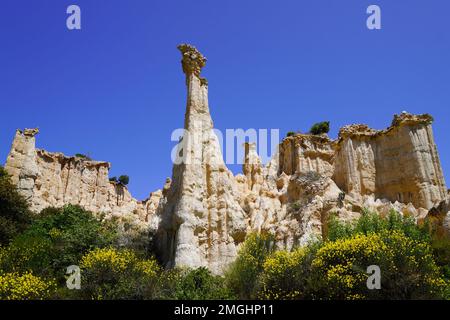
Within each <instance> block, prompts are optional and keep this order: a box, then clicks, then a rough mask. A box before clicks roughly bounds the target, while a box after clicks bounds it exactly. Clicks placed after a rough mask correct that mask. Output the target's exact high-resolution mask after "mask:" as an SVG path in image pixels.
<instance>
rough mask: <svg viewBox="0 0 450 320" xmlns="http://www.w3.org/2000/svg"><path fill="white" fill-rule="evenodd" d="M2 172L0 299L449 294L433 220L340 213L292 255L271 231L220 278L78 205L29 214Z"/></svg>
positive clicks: (449, 250) (248, 245) (257, 237)
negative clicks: (374, 269)
mask: <svg viewBox="0 0 450 320" xmlns="http://www.w3.org/2000/svg"><path fill="white" fill-rule="evenodd" d="M0 176H1V178H0V183H4V185H3V186H4V187H7V188H5V189H2V190H0V196H1V197H2V198H1V201H2V202H1V207H0V212H1V213H2V217H6V220H9V221H10V224H11V225H15V226H17V227H14V228H12V229H8V230H13V232H9V233H6V232H5V231H4V230H3V229H2V232H3V233H2V235H7V236H4V237H3V238H2V240H4V242H3V243H2V245H0V299H2V300H4V299H12V300H25V299H88V300H92V299H107V300H111V299H140V300H143V299H187V300H210V299H214V300H216V299H217V300H220V299H288V300H292V299H315V300H321V299H339V300H349V299H450V270H449V268H450V261H449V259H450V239H449V236H448V234H447V233H446V232H445V230H443V229H442V227H441V226H440V224H439V223H438V221H437V220H436V219H434V218H433V217H431V218H429V219H427V220H426V221H424V222H423V223H421V224H419V225H417V224H416V222H415V221H414V219H412V218H408V217H403V216H401V215H400V214H398V213H396V212H394V211H393V212H391V213H389V214H388V215H387V216H386V217H381V216H380V215H379V214H377V213H371V212H367V211H366V212H364V213H363V215H362V216H361V218H360V219H358V220H357V221H355V222H352V223H343V222H340V221H339V220H338V219H336V218H335V217H334V216H333V215H332V216H331V218H330V219H329V222H328V226H327V228H326V230H327V235H326V237H325V239H323V240H322V241H316V242H312V243H309V244H307V245H306V246H303V247H295V248H293V249H292V250H290V251H288V250H275V238H274V237H273V236H272V235H270V234H251V235H249V236H248V237H247V239H246V241H245V242H244V243H243V244H242V245H241V247H240V250H239V254H238V257H237V259H236V260H235V262H234V263H232V264H231V265H230V266H229V268H228V269H227V270H226V272H225V275H224V276H216V275H213V274H211V272H210V271H208V270H207V269H205V268H199V269H194V270H192V269H173V270H165V269H164V268H163V267H162V266H161V265H159V264H158V262H157V261H156V259H155V258H153V255H152V252H148V251H145V250H139V249H137V248H135V247H134V246H132V245H131V246H124V245H123V243H121V241H120V237H119V235H118V233H117V227H118V226H117V225H116V224H115V223H114V222H113V221H109V222H106V221H104V220H103V219H102V218H101V217H97V216H96V215H94V214H93V213H91V212H88V211H85V210H83V209H82V208H80V207H78V206H71V205H69V206H66V207H64V208H60V209H55V208H48V209H45V210H43V211H42V212H41V213H40V214H38V215H36V216H35V217H33V218H31V216H30V213H29V211H28V208H27V204H26V201H25V200H24V199H23V198H21V197H20V196H19V195H18V194H17V193H15V191H14V188H12V185H11V183H10V181H9V178H8V177H7V175H6V174H5V173H4V172H2V171H0ZM2 179H3V180H2ZM5 181H6V182H5ZM16 201H17V204H16ZM10 212H12V213H10ZM2 226H4V225H2ZM71 265H77V266H79V267H80V269H81V289H80V290H69V289H68V288H67V287H66V279H67V277H68V275H66V268H67V267H68V266H71ZM371 265H376V266H379V267H380V270H381V290H369V289H368V288H367V284H366V283H367V280H368V277H369V274H368V273H367V267H368V266H371Z"/></svg>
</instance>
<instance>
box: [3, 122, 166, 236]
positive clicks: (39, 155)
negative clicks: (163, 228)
mask: <svg viewBox="0 0 450 320" xmlns="http://www.w3.org/2000/svg"><path fill="white" fill-rule="evenodd" d="M38 132H39V130H38V129H25V130H23V131H22V130H17V132H16V135H15V138H14V142H13V145H12V148H11V151H10V153H9V156H8V159H7V162H6V165H5V169H6V171H7V172H8V173H9V174H10V175H11V179H12V182H13V183H15V184H16V185H17V187H18V190H19V191H20V193H21V194H22V195H23V196H25V198H26V199H27V200H28V201H29V203H30V206H31V209H32V210H33V211H35V212H39V211H41V210H42V209H44V208H47V207H62V206H64V205H67V204H73V205H80V206H81V207H84V208H85V209H86V210H89V211H92V212H94V213H98V214H102V215H105V218H106V219H115V220H117V221H119V222H120V221H122V222H127V223H128V224H132V225H134V226H135V228H137V229H142V231H144V230H146V229H148V223H150V224H151V223H153V224H155V223H154V222H153V221H151V219H152V218H153V217H154V212H155V211H156V207H157V205H158V204H155V202H159V198H160V197H161V194H160V193H161V192H160V191H157V192H155V193H152V194H151V196H150V198H149V199H147V200H145V201H137V200H136V199H134V198H133V197H132V196H131V194H130V192H129V191H128V189H127V187H126V186H123V185H121V184H120V183H116V182H111V181H109V169H110V164H109V163H108V162H102V161H92V160H89V159H87V158H84V157H68V156H65V155H63V154H62V153H51V152H47V151H45V150H40V149H36V138H35V136H36V134H38Z"/></svg>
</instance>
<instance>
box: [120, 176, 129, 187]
mask: <svg viewBox="0 0 450 320" xmlns="http://www.w3.org/2000/svg"><path fill="white" fill-rule="evenodd" d="M119 183H120V184H121V185H124V186H126V185H128V184H129V183H130V177H128V176H120V177H119Z"/></svg>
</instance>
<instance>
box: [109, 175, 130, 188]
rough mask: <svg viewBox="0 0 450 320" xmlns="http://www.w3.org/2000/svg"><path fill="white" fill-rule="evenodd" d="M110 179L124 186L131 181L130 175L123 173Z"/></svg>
mask: <svg viewBox="0 0 450 320" xmlns="http://www.w3.org/2000/svg"><path fill="white" fill-rule="evenodd" d="M109 181H110V182H114V183H117V184H120V185H122V186H127V185H128V184H129V183H130V177H129V176H126V175H122V176H120V177H119V178H117V177H111V178H109Z"/></svg>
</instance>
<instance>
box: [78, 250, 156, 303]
mask: <svg viewBox="0 0 450 320" xmlns="http://www.w3.org/2000/svg"><path fill="white" fill-rule="evenodd" d="M80 268H81V270H82V271H81V274H82V283H81V287H82V295H83V297H84V298H88V299H107V300H109V299H144V298H151V297H152V296H153V295H154V291H155V290H156V288H157V285H158V278H159V274H160V272H161V269H160V267H159V265H158V263H157V262H156V260H154V259H147V260H143V259H140V258H139V257H138V256H137V255H136V254H135V253H134V252H133V251H132V250H118V249H115V248H102V249H94V250H92V251H91V252H89V253H87V254H86V255H84V256H83V257H82V259H81V262H80Z"/></svg>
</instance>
